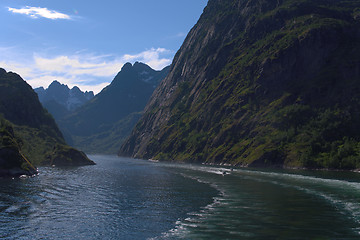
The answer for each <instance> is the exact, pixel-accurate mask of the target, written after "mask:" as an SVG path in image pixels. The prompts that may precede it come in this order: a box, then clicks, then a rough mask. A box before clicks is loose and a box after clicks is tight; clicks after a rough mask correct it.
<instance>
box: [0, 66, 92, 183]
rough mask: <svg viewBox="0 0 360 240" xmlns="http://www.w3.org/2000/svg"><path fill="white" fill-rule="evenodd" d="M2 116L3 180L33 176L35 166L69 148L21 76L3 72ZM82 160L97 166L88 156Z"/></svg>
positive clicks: (0, 173) (0, 166) (0, 155)
mask: <svg viewBox="0 0 360 240" xmlns="http://www.w3.org/2000/svg"><path fill="white" fill-rule="evenodd" d="M0 115H1V116H0V123H1V124H0V177H1V176H7V175H14V176H17V175H19V174H20V173H23V174H30V173H33V172H34V171H35V168H34V165H44V164H47V163H48V162H49V161H48V158H49V156H53V155H54V153H53V151H54V150H55V149H58V148H61V149H65V148H66V149H69V147H67V146H66V145H65V141H64V138H63V136H62V134H61V132H60V130H59V128H58V127H57V125H56V123H55V121H54V119H53V118H52V116H51V115H50V114H49V113H48V112H47V111H46V110H45V109H44V108H43V107H42V105H41V103H40V102H39V100H38V96H37V95H36V93H35V92H34V91H33V90H32V88H31V87H30V86H29V85H28V84H27V83H26V82H25V81H24V80H23V79H22V78H21V77H20V76H19V75H17V74H15V73H11V72H9V73H7V72H6V71H5V70H3V69H0ZM72 150H73V151H74V152H78V151H77V150H75V149H72ZM82 160H83V161H81V163H82V164H94V163H93V162H92V161H91V160H89V159H88V158H87V157H86V156H84V158H83V159H82ZM74 161H78V160H74Z"/></svg>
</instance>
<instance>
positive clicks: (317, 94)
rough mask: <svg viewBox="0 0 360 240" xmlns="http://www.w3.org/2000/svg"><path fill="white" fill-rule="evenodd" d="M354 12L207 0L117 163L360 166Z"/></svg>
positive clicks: (338, 1)
mask: <svg viewBox="0 0 360 240" xmlns="http://www.w3.org/2000/svg"><path fill="white" fill-rule="evenodd" d="M359 7H360V1H342V0H320V1H310V0H302V1H300V0H210V1H209V3H208V6H207V7H206V8H205V10H204V13H203V14H202V16H201V18H200V19H199V21H198V23H197V24H196V25H195V26H194V28H193V29H192V30H191V31H190V33H189V34H188V36H187V38H186V40H185V42H184V44H183V45H182V47H181V48H180V50H179V51H178V53H177V54H176V56H175V58H174V61H173V63H172V65H171V70H170V73H169V75H168V77H167V78H166V79H165V80H164V81H162V82H161V84H160V86H159V87H158V88H157V89H156V90H155V92H154V94H153V95H152V97H151V100H150V102H149V104H148V105H147V107H146V112H145V114H144V115H143V117H142V118H141V119H140V121H139V122H138V124H137V125H136V127H135V129H134V130H133V132H132V134H131V136H130V137H129V138H128V140H127V141H126V143H125V144H124V145H123V146H122V147H121V150H120V152H119V154H120V155H126V156H132V157H137V158H157V159H163V160H179V161H197V162H209V163H225V162H226V163H232V164H238V165H248V166H294V167H299V166H305V167H329V168H355V167H360V159H359V156H360V144H359V140H360V132H359V129H360V126H359V123H360V121H359V120H360V117H359V107H360V100H359V97H358V94H357V91H358V90H359V89H360V88H359V87H360V81H359V79H360V57H359V56H360V55H359V53H360V46H359V42H360V41H359V40H360V27H359V15H360V10H359V9H360V8H359Z"/></svg>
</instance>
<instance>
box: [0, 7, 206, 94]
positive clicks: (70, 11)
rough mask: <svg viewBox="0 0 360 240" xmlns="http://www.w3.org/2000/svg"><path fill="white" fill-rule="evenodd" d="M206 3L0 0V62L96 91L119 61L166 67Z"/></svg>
mask: <svg viewBox="0 0 360 240" xmlns="http://www.w3.org/2000/svg"><path fill="white" fill-rule="evenodd" d="M206 4H207V0H181V1H180V0H151V1H149V0H132V1H125V0H101V1H89V0H1V1H0V22H1V23H2V24H1V30H0V56H1V57H0V67H2V68H5V69H6V70H7V71H14V72H17V73H19V74H20V75H21V76H22V77H23V78H24V79H25V80H26V81H27V82H28V83H29V84H30V85H31V86H33V87H39V86H43V87H47V86H48V85H49V84H50V83H51V82H52V81H53V80H55V79H56V80H58V81H60V82H62V83H65V84H67V85H69V87H73V86H75V85H76V86H79V87H80V88H81V89H82V90H93V91H95V93H97V92H99V91H100V90H101V89H102V88H103V87H105V86H106V85H108V84H109V83H110V82H111V80H112V79H113V78H114V76H115V75H116V73H117V72H118V71H120V69H121V67H122V65H123V64H124V63H126V62H132V63H134V62H135V61H141V62H144V63H147V64H148V65H150V66H151V67H152V68H154V69H157V70H160V69H162V68H163V67H165V66H167V65H169V64H170V63H171V61H172V58H173V56H174V55H175V53H176V51H177V50H178V49H179V48H180V46H181V44H182V43H183V41H184V39H185V37H186V34H187V33H188V32H189V30H190V29H191V28H192V27H193V26H194V25H195V23H196V22H197V20H198V19H199V17H200V15H201V13H202V11H203V9H204V7H205V6H206Z"/></svg>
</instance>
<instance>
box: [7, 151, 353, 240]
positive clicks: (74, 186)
mask: <svg viewBox="0 0 360 240" xmlns="http://www.w3.org/2000/svg"><path fill="white" fill-rule="evenodd" d="M91 158H92V159H93V160H95V161H96V162H97V163H98V164H97V165H96V166H88V167H81V168H70V169H59V168H42V169H40V171H41V174H40V175H39V176H37V177H34V178H31V179H15V180H5V179H3V180H0V238H3V239H360V174H355V173H340V172H338V173H331V172H309V171H287V172H284V171H278V172H273V171H269V170H265V171H259V170H257V171H251V170H248V169H235V170H234V171H229V169H223V168H217V167H207V166H201V165H188V164H167V163H151V162H147V161H141V160H131V159H125V158H116V157H112V156H91ZM224 171H228V172H229V174H224Z"/></svg>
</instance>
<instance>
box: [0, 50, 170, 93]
mask: <svg viewBox="0 0 360 240" xmlns="http://www.w3.org/2000/svg"><path fill="white" fill-rule="evenodd" d="M12 51H13V49H11V48H9V49H7V48H0V55H2V56H12V55H14V56H15V55H16V59H15V58H14V59H15V60H14V59H4V58H3V60H2V61H0V67H2V68H5V69H6V70H7V71H13V72H16V73H18V74H20V75H21V76H22V77H23V78H24V79H25V80H26V81H27V82H28V83H29V84H30V85H31V86H32V87H34V88H35V87H40V86H42V87H47V86H48V85H49V84H50V83H51V82H52V81H53V80H55V79H56V80H58V81H59V82H61V83H64V84H67V85H68V86H69V87H73V86H78V87H79V88H80V89H82V90H91V91H94V92H95V93H98V92H100V91H101V90H102V89H103V88H104V87H105V86H106V85H108V84H109V83H110V82H111V80H112V79H113V78H114V77H115V75H116V74H117V73H118V72H119V71H120V69H121V67H122V66H123V65H124V64H125V63H126V62H131V63H134V62H135V61H139V62H143V63H146V64H148V65H149V66H150V67H152V68H154V69H156V70H160V69H162V68H164V67H165V66H167V65H169V64H170V63H171V58H170V57H166V56H168V55H169V54H171V52H170V51H169V50H166V49H163V48H157V49H155V48H153V49H150V50H146V51H144V52H141V53H138V54H133V55H131V54H124V55H122V56H110V55H96V54H87V53H83V52H82V53H78V54H75V55H58V56H52V57H48V56H44V55H42V54H39V53H35V54H33V55H32V56H31V57H28V58H26V57H22V58H21V57H20V56H19V55H18V54H13V53H12ZM19 59H27V60H22V61H19Z"/></svg>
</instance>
